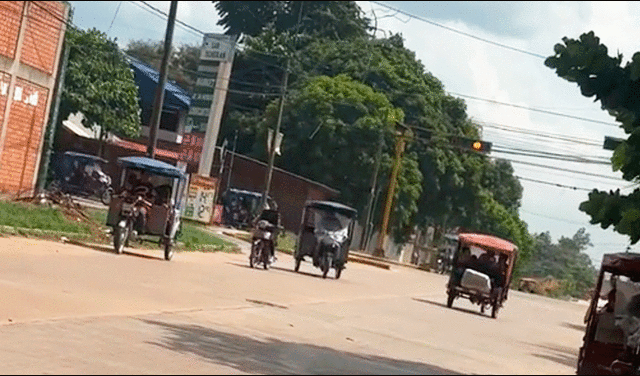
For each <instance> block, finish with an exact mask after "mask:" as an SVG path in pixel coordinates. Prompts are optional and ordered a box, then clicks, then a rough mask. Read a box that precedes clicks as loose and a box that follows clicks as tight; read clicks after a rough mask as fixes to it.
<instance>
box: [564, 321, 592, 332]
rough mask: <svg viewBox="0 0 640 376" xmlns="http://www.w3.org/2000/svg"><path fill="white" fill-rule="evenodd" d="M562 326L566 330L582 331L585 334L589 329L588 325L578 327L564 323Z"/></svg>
mask: <svg viewBox="0 0 640 376" xmlns="http://www.w3.org/2000/svg"><path fill="white" fill-rule="evenodd" d="M562 326H564V327H565V328H569V329H575V330H577V331H580V332H584V331H585V330H586V329H587V327H586V325H578V324H573V323H570V322H563V323H562Z"/></svg>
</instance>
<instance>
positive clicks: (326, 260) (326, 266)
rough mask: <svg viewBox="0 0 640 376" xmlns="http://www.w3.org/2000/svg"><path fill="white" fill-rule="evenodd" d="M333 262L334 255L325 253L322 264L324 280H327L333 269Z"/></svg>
mask: <svg viewBox="0 0 640 376" xmlns="http://www.w3.org/2000/svg"><path fill="white" fill-rule="evenodd" d="M331 261H333V254H332V253H331V252H325V254H324V255H323V256H322V263H321V264H320V266H321V268H322V269H321V270H322V278H327V274H328V273H329V269H331Z"/></svg>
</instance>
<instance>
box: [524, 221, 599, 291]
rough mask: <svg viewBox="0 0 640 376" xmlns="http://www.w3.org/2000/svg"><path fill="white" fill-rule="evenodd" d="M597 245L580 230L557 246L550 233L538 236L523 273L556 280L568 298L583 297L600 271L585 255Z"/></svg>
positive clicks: (562, 238)
mask: <svg viewBox="0 0 640 376" xmlns="http://www.w3.org/2000/svg"><path fill="white" fill-rule="evenodd" d="M591 246H593V245H592V244H591V240H590V237H589V234H588V233H587V232H586V231H585V229H584V228H580V229H579V230H578V231H577V232H576V233H575V235H573V237H571V238H567V237H564V236H563V237H561V238H560V240H558V243H555V244H554V243H553V242H552V240H551V236H550V234H549V232H548V231H547V232H544V233H541V234H536V235H535V236H534V244H533V246H532V248H531V255H530V260H529V261H530V262H529V263H527V264H526V266H525V267H523V269H522V270H521V271H520V272H521V275H523V276H530V277H539V278H546V277H553V278H555V279H557V280H561V281H563V282H564V283H563V285H564V291H563V293H564V294H566V295H570V296H573V297H576V298H582V297H584V296H585V295H586V293H587V292H588V290H589V289H590V288H592V287H593V286H594V284H595V280H596V276H597V271H596V268H595V267H594V266H593V264H592V262H591V259H590V258H589V256H588V255H587V254H586V253H585V252H584V251H585V250H586V249H587V248H588V247H591Z"/></svg>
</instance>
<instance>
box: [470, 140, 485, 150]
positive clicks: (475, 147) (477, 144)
mask: <svg viewBox="0 0 640 376" xmlns="http://www.w3.org/2000/svg"><path fill="white" fill-rule="evenodd" d="M471 147H472V148H473V150H477V151H480V150H482V142H480V141H474V142H473V144H471Z"/></svg>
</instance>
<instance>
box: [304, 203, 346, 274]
mask: <svg viewBox="0 0 640 376" xmlns="http://www.w3.org/2000/svg"><path fill="white" fill-rule="evenodd" d="M357 217H358V212H357V211H356V210H355V209H354V208H351V207H349V206H346V205H343V204H340V203H338V202H333V201H307V202H306V203H305V205H304V208H303V211H302V221H301V224H300V231H299V234H298V240H297V245H296V249H295V252H294V259H295V271H296V272H297V271H299V269H300V262H301V261H302V260H303V259H304V258H305V257H306V256H309V257H311V259H312V262H313V266H315V267H317V268H320V269H321V270H322V277H323V278H326V277H327V273H328V272H329V269H330V268H334V269H335V273H336V274H335V278H336V279H338V278H340V275H341V273H342V270H343V269H344V268H345V264H346V263H347V258H348V256H349V247H350V246H351V239H352V237H353V231H354V226H355V222H356V219H357Z"/></svg>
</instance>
